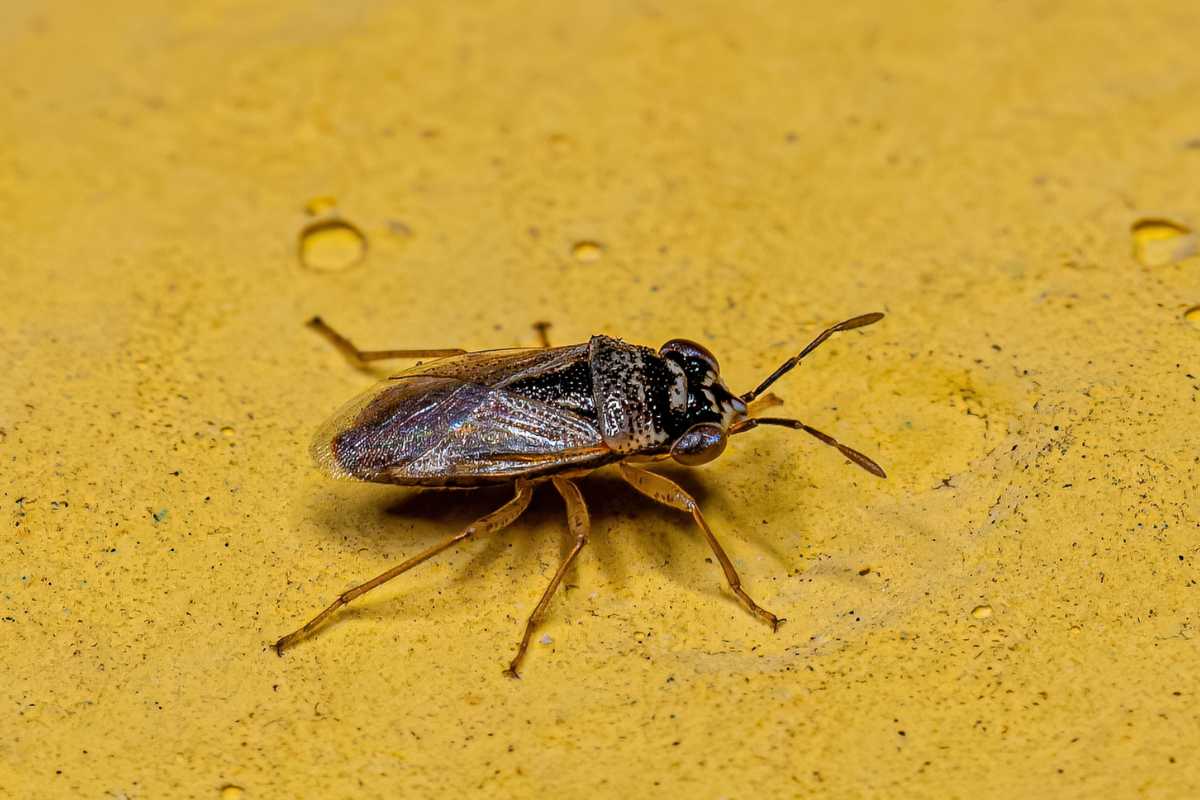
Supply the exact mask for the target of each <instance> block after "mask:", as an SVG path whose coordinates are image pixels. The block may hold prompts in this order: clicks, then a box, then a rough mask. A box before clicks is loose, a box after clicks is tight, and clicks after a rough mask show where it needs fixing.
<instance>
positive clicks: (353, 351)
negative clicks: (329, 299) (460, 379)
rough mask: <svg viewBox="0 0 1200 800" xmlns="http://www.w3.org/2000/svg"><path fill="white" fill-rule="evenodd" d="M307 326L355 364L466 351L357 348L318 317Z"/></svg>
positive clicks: (437, 355)
mask: <svg viewBox="0 0 1200 800" xmlns="http://www.w3.org/2000/svg"><path fill="white" fill-rule="evenodd" d="M306 324H307V325H308V327H310V328H312V329H313V330H315V331H316V332H317V333H319V334H321V335H322V336H324V337H325V338H326V339H328V340H329V343H330V344H332V345H333V346H334V347H336V348H337V349H338V352H339V353H341V354H342V355H344V356H345V357H346V360H347V361H349V362H350V363H351V364H354V365H355V366H362V365H363V364H365V363H367V362H368V361H383V360H384V359H389V358H443V357H445V356H459V355H462V354H463V353H465V352H467V351H466V350H460V349H456V348H442V349H429V350H359V349H358V348H357V347H355V346H354V343H353V342H351V341H350V340H349V339H347V338H346V337H345V336H342V335H341V334H340V333H338V332H337V331H335V330H334V329H333V328H331V327H329V325H328V324H327V323H326V322H325V320H323V319H321V318H320V317H313V318H312V319H310V320H309V321H308V322H307V323H306Z"/></svg>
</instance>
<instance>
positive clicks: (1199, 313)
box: [1183, 306, 1200, 328]
mask: <svg viewBox="0 0 1200 800" xmlns="http://www.w3.org/2000/svg"><path fill="white" fill-rule="evenodd" d="M1183 318H1184V319H1186V320H1187V321H1188V322H1190V323H1192V324H1193V325H1195V326H1196V327H1198V328H1200V306H1192V307H1191V308H1189V309H1188V310H1187V311H1185V312H1183Z"/></svg>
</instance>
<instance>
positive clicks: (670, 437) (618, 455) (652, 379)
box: [275, 313, 886, 677]
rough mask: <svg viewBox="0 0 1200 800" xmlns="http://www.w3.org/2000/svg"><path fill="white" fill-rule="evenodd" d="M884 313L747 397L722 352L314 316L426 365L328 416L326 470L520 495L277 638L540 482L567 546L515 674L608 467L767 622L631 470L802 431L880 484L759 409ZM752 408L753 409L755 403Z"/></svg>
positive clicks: (460, 536)
mask: <svg viewBox="0 0 1200 800" xmlns="http://www.w3.org/2000/svg"><path fill="white" fill-rule="evenodd" d="M882 318H883V314H880V313H874V314H864V315H862V316H859V317H854V318H853V319H849V320H846V321H845V322H840V323H838V324H837V325H834V326H833V327H831V328H828V329H826V330H825V331H823V332H822V333H821V334H820V335H819V336H817V338H815V339H813V341H812V342H810V343H809V345H808V346H807V347H805V348H804V349H803V350H801V351H800V352H799V353H798V354H797V355H795V356H793V357H792V358H789V359H788V360H787V361H785V362H784V363H783V364H781V365H780V367H779V368H778V369H776V370H775V371H774V372H772V373H771V374H770V375H769V376H768V377H767V378H766V379H765V380H764V381H763V382H762V383H760V384H759V385H758V387H757V388H755V389H754V390H752V391H749V392H746V393H745V394H743V395H741V396H738V395H735V394H733V393H732V392H730V391H729V389H728V387H726V385H725V382H724V381H723V380H722V379H721V370H720V365H719V364H718V363H717V359H716V357H715V356H713V354H712V353H710V352H709V351H708V350H707V349H706V348H705V347H704V346H702V345H699V344H697V343H695V342H692V341H688V340H686V339H672V340H670V341H669V342H667V343H666V344H664V345H663V346H662V347H660V348H659V349H658V350H657V351H655V350H652V349H650V348H648V347H641V346H638V345H633V344H627V343H625V342H623V341H621V340H620V339H614V338H610V337H608V336H593V337H592V338H591V339H590V340H589V341H587V342H585V343H583V344H574V345H568V346H566V347H551V346H550V344H549V341H548V340H547V338H546V327H547V326H546V325H545V324H544V323H540V324H539V325H538V326H537V327H538V331H539V334H540V336H541V340H542V347H539V348H521V349H509V350H485V351H482V352H475V353H468V352H466V351H464V350H376V351H363V350H359V349H358V348H357V347H355V346H354V345H353V344H351V342H350V341H349V340H348V339H346V338H345V337H343V336H341V335H340V334H338V333H337V332H336V331H334V330H333V329H332V328H330V327H329V326H328V325H326V324H325V323H324V322H323V321H322V320H321V319H320V318H319V317H314V318H313V319H312V320H310V321H309V325H310V326H311V327H313V328H315V329H316V330H317V331H318V332H320V333H321V334H322V335H324V336H325V337H326V338H328V339H329V340H330V341H331V342H332V343H333V344H334V345H335V346H336V347H337V348H338V349H339V350H340V351H341V352H342V353H343V354H344V355H346V357H347V358H349V359H350V360H351V361H353V362H355V363H357V364H360V365H361V364H363V363H365V362H368V361H377V360H382V359H391V358H434V359H435V360H433V361H429V362H426V363H423V364H418V365H417V366H415V367H412V368H411V369H408V370H405V371H403V372H400V373H398V374H396V375H393V376H391V377H389V378H387V379H386V380H384V381H381V382H380V383H378V384H376V385H375V386H374V387H373V388H371V389H368V390H367V391H366V392H364V393H362V394H361V395H359V396H358V397H357V398H355V399H354V400H351V401H350V402H349V403H347V404H346V405H345V406H343V407H342V409H341V410H340V411H338V412H337V413H336V414H334V416H333V417H331V418H330V419H329V420H328V421H327V422H326V423H325V424H324V425H323V426H322V427H321V428H320V429H319V430H318V431H317V434H316V436H315V437H314V439H313V443H312V448H311V450H312V454H313V457H314V458H315V460H316V462H317V464H318V465H319V466H321V467H322V468H323V469H324V470H325V471H326V472H327V473H329V474H331V475H333V476H335V477H342V478H354V479H358V480H363V481H372V482H376V483H394V484H401V485H405V486H427V487H442V488H452V487H474V486H484V485H489V484H497V483H501V484H505V483H506V484H511V485H512V486H513V489H514V496H513V498H512V499H511V500H509V501H508V502H507V503H505V504H504V505H503V506H501V507H500V508H499V509H497V510H496V511H494V512H492V513H491V514H488V515H486V516H484V517H482V518H480V519H479V520H477V521H476V522H474V523H472V524H471V525H469V526H467V527H466V528H465V529H464V530H462V531H460V532H459V533H457V534H455V535H454V536H451V537H450V538H448V539H445V540H443V541H442V542H440V543H438V544H436V545H434V546H433V547H430V548H429V549H427V550H425V551H424V552H421V553H418V554H417V555H415V556H413V557H412V558H410V559H408V560H407V561H405V562H404V563H402V564H399V565H397V566H395V567H392V568H391V569H389V570H387V571H386V572H384V573H382V574H381V575H378V576H376V577H375V578H372V579H371V580H369V581H367V582H366V583H363V584H360V585H359V586H356V587H354V588H353V589H350V590H348V591H346V592H343V593H342V594H341V595H340V596H338V598H337V599H336V600H334V601H333V603H332V604H331V605H330V606H329V607H328V608H326V609H325V610H324V611H322V612H321V613H320V614H318V615H317V616H316V617H314V618H313V619H312V620H310V621H309V622H308V623H307V624H305V625H304V626H303V627H302V628H300V629H298V630H296V631H294V632H292V633H289V634H288V635H287V636H284V637H283V638H281V639H279V641H277V642H276V643H275V650H276V652H278V653H279V654H280V655H282V654H283V651H284V649H285V648H287V647H288V646H290V645H291V644H293V643H294V642H296V641H297V640H298V639H300V638H301V637H303V636H304V635H306V634H307V633H309V632H310V631H312V630H313V629H314V628H316V627H317V626H318V625H320V624H321V623H322V622H323V621H324V620H325V619H327V618H328V617H329V616H330V615H331V614H333V613H334V612H335V611H337V610H338V609H339V608H341V607H342V606H344V605H346V604H347V603H349V602H350V601H351V600H354V599H355V598H356V597H360V596H361V595H363V594H365V593H367V592H369V591H370V590H372V589H374V588H375V587H377V586H379V585H381V584H383V583H386V582H387V581H389V580H391V579H392V578H395V577H396V576H397V575H400V574H401V573H403V572H406V571H408V570H410V569H412V568H413V567H415V566H417V565H418V564H420V563H421V562H423V561H425V560H427V559H429V558H431V557H433V556H435V555H437V554H438V553H440V552H442V551H443V550H446V549H448V548H450V547H452V546H454V545H456V544H458V543H459V542H462V541H464V540H467V539H475V538H478V537H480V536H483V535H485V534H489V533H495V532H496V531H498V530H500V529H501V528H504V527H506V526H508V525H510V524H512V522H513V521H514V520H516V519H517V517H519V516H520V515H521V513H522V512H523V511H524V510H525V509H526V507H527V506H528V505H529V501H530V498H531V497H532V496H533V489H534V486H535V485H536V484H538V483H543V482H547V481H548V482H550V483H553V484H554V488H555V489H557V490H558V492H559V494H561V495H562V497H563V500H564V501H565V503H566V507H567V521H568V524H569V527H570V530H571V533H572V534H573V535H574V536H575V545H574V547H573V548H572V549H571V551H570V552H569V553H568V554H567V557H566V558H565V559H564V560H563V563H562V564H561V565H560V566H559V568H558V571H557V572H555V574H554V578H553V579H552V580H551V581H550V585H549V586H548V587H547V588H546V591H545V592H544V593H543V594H542V598H541V601H540V602H539V603H538V604H537V606H536V607H535V608H534V610H533V613H531V614H530V615H529V620H528V621H527V623H526V625H525V632H524V634H523V635H522V637H521V642H520V644H519V645H518V646H517V653H516V655H515V656H514V657H513V659H512V661H511V662H510V663H509V666H508V669H507V670H506V673H507V674H508V675H511V676H512V677H518V676H517V667H518V666H519V665H520V662H521V658H522V656H524V654H525V650H526V649H527V648H528V647H529V639H530V637H531V636H532V635H533V631H534V629H535V627H536V626H537V624H538V621H539V620H540V619H541V617H542V615H543V614H544V613H545V611H546V608H547V606H549V604H550V599H551V598H552V597H553V596H554V592H555V590H556V589H557V588H558V585H559V583H560V582H561V581H562V579H563V575H565V574H566V571H567V568H568V567H570V565H571V562H572V561H574V560H575V557H576V556H577V555H579V552H580V550H582V549H583V546H584V545H585V544H586V543H587V540H588V534H589V530H590V523H589V519H588V511H587V506H586V505H585V504H584V501H583V496H582V495H581V494H580V492H579V489H578V487H577V486H576V485H575V483H574V481H573V480H572V479H573V478H577V477H580V476H583V475H585V474H587V473H589V472H591V471H592V470H595V469H599V468H600V467H603V466H606V465H609V464H615V465H616V467H617V470H618V471H619V472H620V474H621V477H622V478H624V479H625V480H626V481H628V482H629V483H630V484H631V485H632V486H633V487H634V488H635V489H637V490H638V491H639V492H641V493H642V494H644V495H646V496H647V497H649V498H651V499H653V500H656V501H658V502H660V503H662V504H664V505H666V506H669V507H671V508H675V509H678V510H680V511H685V512H688V513H690V514H691V515H692V519H694V520H695V522H696V524H697V525H698V526H699V527H700V530H701V531H703V533H704V538H705V539H707V540H708V545H709V547H711V548H712V551H713V554H714V555H715V556H716V557H717V561H719V562H720V564H721V568H722V569H723V570H724V572H725V578H726V579H727V580H728V582H729V587H730V589H732V590H733V593H734V594H735V595H737V597H738V598H739V599H740V600H741V601H742V602H743V603H744V604H745V605H746V607H747V608H748V609H749V610H750V611H751V612H752V613H754V614H755V615H757V616H759V617H761V618H762V619H764V620H766V621H767V622H768V623H770V624H771V627H772V628H773V629H777V628H778V626H779V623H780V622H782V620H781V619H780V618H779V617H777V616H775V615H774V614H772V613H771V612H770V611H767V610H766V609H765V608H763V607H762V606H760V605H759V604H758V603H756V602H754V600H752V599H751V598H750V595H748V594H747V593H746V592H745V590H744V589H742V584H741V579H740V578H739V577H738V574H737V571H736V570H735V569H734V568H733V564H732V563H731V562H730V560H729V556H727V555H726V554H725V551H724V549H723V548H722V547H721V545H720V543H718V542H717V539H716V537H715V536H714V535H713V532H712V529H711V528H709V527H708V523H707V522H705V520H704V517H703V516H702V515H701V513H700V509H699V507H698V506H697V505H696V502H695V500H693V499H692V498H691V496H689V495H688V493H687V492H685V491H684V490H683V489H682V488H680V487H679V486H678V485H677V484H676V483H675V482H674V481H671V480H670V479H668V478H666V477H664V476H662V475H659V474H657V473H654V472H649V471H647V470H645V469H642V468H641V467H640V466H638V464H644V463H650V462H655V461H661V460H665V459H674V460H675V461H677V462H679V463H680V464H684V465H686V466H698V465H700V464H704V463H707V462H709V461H712V460H713V459H714V458H716V457H717V456H719V455H721V453H722V452H723V451H724V450H725V444H726V441H727V440H728V438H729V436H731V435H734V434H739V433H744V432H746V431H749V430H751V429H753V428H755V427H758V426H760V425H780V426H784V427H789V428H794V429H796V430H801V431H804V432H806V433H808V434H810V435H812V436H814V437H816V438H817V439H819V440H821V441H822V442H824V443H825V444H827V445H831V446H833V447H836V448H837V449H838V450H839V451H841V453H842V455H844V456H845V457H846V458H848V459H850V460H851V461H853V462H854V463H855V464H858V465H859V466H860V467H862V468H863V469H865V470H867V471H868V472H870V473H872V474H873V475H877V476H879V477H880V478H883V477H886V475H885V474H884V472H883V470H882V469H881V468H880V467H879V465H878V464H876V463H875V462H874V461H872V460H871V459H869V458H867V457H866V456H865V455H863V454H862V453H860V452H858V451H857V450H853V449H851V448H849V447H846V446H845V445H843V444H841V443H839V442H838V441H837V440H836V439H834V438H833V437H832V436H829V435H828V434H825V433H822V432H820V431H818V430H816V429H815V428H812V427H809V426H808V425H805V424H804V423H803V422H801V421H800V420H796V419H781V418H778V417H762V416H753V415H752V414H753V413H754V412H756V411H758V410H759V409H761V408H763V407H765V406H767V405H771V404H773V403H771V396H770V395H764V392H765V391H766V390H767V388H768V387H769V386H771V384H773V383H774V382H775V381H777V380H778V379H779V378H780V377H782V376H783V375H784V374H785V373H786V372H788V371H789V370H791V369H792V368H793V367H795V366H796V365H797V364H798V363H800V360H801V359H802V358H804V357H805V356H806V355H808V354H809V353H810V352H812V351H813V349H815V348H816V347H817V346H819V345H820V344H821V343H822V342H824V341H825V340H826V339H828V338H829V337H830V336H832V335H833V334H835V333H837V332H839V331H847V330H852V329H854V328H861V327H863V326H864V325H870V324H872V323H874V322H878V321H879V320H880V319H882ZM755 401H757V402H755Z"/></svg>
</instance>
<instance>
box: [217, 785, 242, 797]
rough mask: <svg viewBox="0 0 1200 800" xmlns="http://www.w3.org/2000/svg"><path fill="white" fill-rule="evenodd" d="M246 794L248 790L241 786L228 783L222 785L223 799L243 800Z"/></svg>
mask: <svg viewBox="0 0 1200 800" xmlns="http://www.w3.org/2000/svg"><path fill="white" fill-rule="evenodd" d="M245 796H246V790H245V789H243V788H242V787H240V786H234V785H233V784H232V783H227V784H225V785H224V786H222V787H221V800H241V798H243V797H245Z"/></svg>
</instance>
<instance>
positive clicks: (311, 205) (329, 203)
mask: <svg viewBox="0 0 1200 800" xmlns="http://www.w3.org/2000/svg"><path fill="white" fill-rule="evenodd" d="M336 207H337V200H334V199H333V198H332V197H329V196H327V195H326V196H323V197H314V198H313V199H311V200H309V201H308V202H307V203H305V204H304V213H306V214H308V215H309V216H310V217H319V216H321V215H322V214H328V213H329V212H331V211H333V209H334V208H336Z"/></svg>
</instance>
